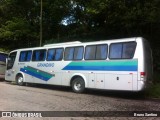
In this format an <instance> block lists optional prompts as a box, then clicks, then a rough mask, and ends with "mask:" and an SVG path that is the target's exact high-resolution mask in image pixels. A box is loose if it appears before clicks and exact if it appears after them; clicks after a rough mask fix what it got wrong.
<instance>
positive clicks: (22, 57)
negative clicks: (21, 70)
mask: <svg viewBox="0 0 160 120" xmlns="http://www.w3.org/2000/svg"><path fill="white" fill-rule="evenodd" d="M25 58H26V51H21V53H20V58H19V61H20V62H23V61H25Z"/></svg>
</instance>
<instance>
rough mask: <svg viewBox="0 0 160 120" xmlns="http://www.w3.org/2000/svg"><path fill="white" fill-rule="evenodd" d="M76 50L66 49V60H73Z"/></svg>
mask: <svg viewBox="0 0 160 120" xmlns="http://www.w3.org/2000/svg"><path fill="white" fill-rule="evenodd" d="M73 54H74V48H73V47H71V48H66V49H65V54H64V60H73Z"/></svg>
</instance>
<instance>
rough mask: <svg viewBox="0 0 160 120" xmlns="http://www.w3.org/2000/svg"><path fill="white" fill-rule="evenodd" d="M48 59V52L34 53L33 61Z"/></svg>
mask: <svg viewBox="0 0 160 120" xmlns="http://www.w3.org/2000/svg"><path fill="white" fill-rule="evenodd" d="M45 57H46V50H35V51H33V58H32V60H33V61H44V60H45Z"/></svg>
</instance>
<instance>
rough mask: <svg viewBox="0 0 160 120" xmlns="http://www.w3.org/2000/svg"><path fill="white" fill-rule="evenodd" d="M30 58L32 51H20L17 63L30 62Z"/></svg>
mask: <svg viewBox="0 0 160 120" xmlns="http://www.w3.org/2000/svg"><path fill="white" fill-rule="evenodd" d="M31 56H32V51H21V52H20V57H19V61H20V62H26V61H30V60H31Z"/></svg>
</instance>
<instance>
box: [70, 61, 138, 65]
mask: <svg viewBox="0 0 160 120" xmlns="http://www.w3.org/2000/svg"><path fill="white" fill-rule="evenodd" d="M137 64H138V61H137V60H123V61H120V60H118V61H117V60H116V61H81V62H71V63H70V64H69V66H135V65H137Z"/></svg>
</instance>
